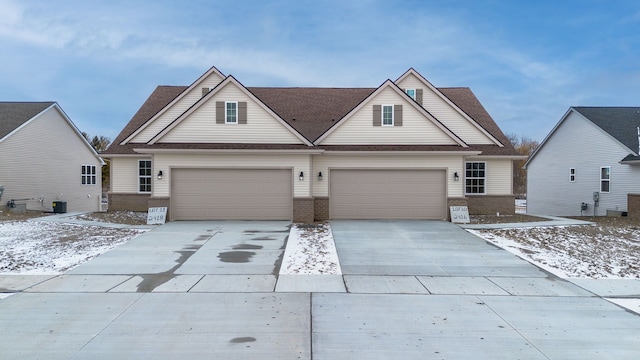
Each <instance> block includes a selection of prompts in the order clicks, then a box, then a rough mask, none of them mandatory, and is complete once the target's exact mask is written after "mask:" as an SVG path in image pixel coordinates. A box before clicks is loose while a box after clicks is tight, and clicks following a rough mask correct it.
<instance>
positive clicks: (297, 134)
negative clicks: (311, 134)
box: [148, 75, 312, 146]
mask: <svg viewBox="0 0 640 360" xmlns="http://www.w3.org/2000/svg"><path fill="white" fill-rule="evenodd" d="M228 84H233V85H235V86H236V87H238V88H239V89H240V91H242V92H243V93H245V94H246V95H247V96H249V97H250V98H252V100H254V101H255V102H256V103H257V105H258V106H260V107H262V108H263V109H264V110H266V111H267V112H269V113H271V115H272V116H273V117H274V118H275V119H276V121H278V122H280V123H281V124H282V125H284V127H285V128H286V129H287V130H289V131H291V133H292V134H293V135H294V136H295V137H296V138H298V139H300V140H301V141H302V142H304V143H306V144H307V145H308V146H312V144H311V142H310V141H309V140H307V138H305V137H304V135H302V134H301V133H300V132H299V131H298V130H296V129H295V128H293V127H292V126H291V125H289V123H287V122H286V121H284V120H283V119H282V118H281V117H280V116H279V115H278V114H276V113H274V112H273V110H271V108H269V107H268V106H266V104H265V103H264V102H262V101H260V99H258V98H256V97H255V95H253V93H251V92H250V91H249V90H247V88H246V87H245V86H244V85H242V84H241V83H240V82H239V81H238V80H237V79H236V78H234V77H233V76H232V75H229V76H227V77H226V78H225V79H224V80H223V81H222V82H221V83H219V84H218V85H217V86H216V87H215V88H214V89H212V90H210V91H209V92H208V93H207V94H206V95H205V96H203V97H201V98H200V99H199V100H198V101H196V103H195V104H193V105H192V106H191V107H190V108H189V109H187V110H186V111H185V112H184V113H182V114H181V115H180V116H178V118H176V119H175V120H174V121H172V122H171V123H170V124H169V125H168V126H167V127H165V128H164V129H163V130H162V131H160V132H159V133H157V134H156V135H155V136H154V137H153V138H151V140H150V141H149V142H148V144H149V145H154V144H155V143H156V142H157V141H158V140H160V139H161V138H162V137H163V136H164V135H166V134H167V133H168V132H169V131H170V130H171V129H172V128H174V127H175V126H176V125H178V124H179V123H180V122H181V121H183V120H184V119H185V118H186V117H188V116H189V114H191V113H193V111H195V110H196V109H198V108H199V107H200V106H201V105H202V104H203V103H205V102H206V101H207V100H208V99H210V98H211V97H213V96H214V95H215V94H216V93H218V92H219V91H221V90H222V89H223V88H224V87H225V86H227V85H228Z"/></svg>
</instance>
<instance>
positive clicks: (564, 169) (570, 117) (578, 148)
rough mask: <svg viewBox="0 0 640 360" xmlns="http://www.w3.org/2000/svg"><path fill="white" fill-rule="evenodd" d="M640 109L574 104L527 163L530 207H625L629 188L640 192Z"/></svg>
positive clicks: (575, 212) (601, 211) (538, 210)
mask: <svg viewBox="0 0 640 360" xmlns="http://www.w3.org/2000/svg"><path fill="white" fill-rule="evenodd" d="M639 111H640V108H629V107H624V108H620V107H572V108H570V109H569V110H568V111H567V113H566V114H565V115H564V116H563V117H562V119H561V120H560V122H559V123H558V124H557V125H556V126H555V127H554V129H553V130H552V131H551V133H550V134H549V135H548V136H547V137H546V138H545V139H544V141H543V142H542V143H541V144H540V146H539V147H538V149H537V150H536V151H535V152H534V153H533V154H532V155H531V157H530V158H529V160H528V161H527V163H526V164H525V167H526V169H527V212H528V213H530V214H546V215H560V216H580V215H585V216H587V215H589V216H593V215H596V216H603V215H606V214H607V210H613V211H620V212H626V211H627V210H628V208H627V194H629V193H639V192H640V181H638V179H640V166H638V164H637V162H636V161H637V157H638V134H639V130H638V127H640V112H639ZM596 192H597V193H598V202H597V203H596V202H595V201H594V193H596ZM585 206H586V208H585Z"/></svg>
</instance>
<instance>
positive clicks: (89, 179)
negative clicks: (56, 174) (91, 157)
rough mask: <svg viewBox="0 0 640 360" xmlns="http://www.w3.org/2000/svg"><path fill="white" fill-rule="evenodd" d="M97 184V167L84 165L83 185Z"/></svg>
mask: <svg viewBox="0 0 640 360" xmlns="http://www.w3.org/2000/svg"><path fill="white" fill-rule="evenodd" d="M95 184H96V166H95V165H82V185H95Z"/></svg>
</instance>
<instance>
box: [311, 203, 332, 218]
mask: <svg viewBox="0 0 640 360" xmlns="http://www.w3.org/2000/svg"><path fill="white" fill-rule="evenodd" d="M313 213H314V216H315V219H314V220H315V221H325V220H329V198H328V197H316V198H313Z"/></svg>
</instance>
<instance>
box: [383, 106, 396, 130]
mask: <svg viewBox="0 0 640 360" xmlns="http://www.w3.org/2000/svg"><path fill="white" fill-rule="evenodd" d="M385 106H390V107H391V124H385V123H384V108H385ZM394 111H395V109H394V107H393V104H382V108H381V113H380V117H381V118H380V123H381V125H382V126H394V125H395V119H394Z"/></svg>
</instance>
